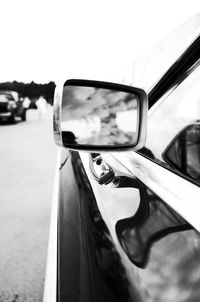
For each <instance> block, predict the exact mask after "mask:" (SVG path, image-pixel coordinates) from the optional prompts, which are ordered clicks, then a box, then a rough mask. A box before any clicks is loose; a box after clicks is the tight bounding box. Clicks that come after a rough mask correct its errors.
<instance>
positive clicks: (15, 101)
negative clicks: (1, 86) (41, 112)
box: [0, 91, 26, 123]
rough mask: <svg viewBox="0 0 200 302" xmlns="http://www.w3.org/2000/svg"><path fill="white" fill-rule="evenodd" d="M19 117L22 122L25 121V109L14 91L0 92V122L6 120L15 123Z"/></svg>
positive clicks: (21, 100)
mask: <svg viewBox="0 0 200 302" xmlns="http://www.w3.org/2000/svg"><path fill="white" fill-rule="evenodd" d="M18 117H20V118H21V120H22V121H25V120H26V108H25V107H24V106H23V99H21V98H20V97H19V95H18V93H17V92H16V91H0V120H1V121H2V120H8V121H9V122H11V123H15V122H16V119H17V118H18Z"/></svg>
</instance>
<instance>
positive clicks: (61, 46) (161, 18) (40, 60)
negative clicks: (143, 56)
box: [0, 0, 200, 82]
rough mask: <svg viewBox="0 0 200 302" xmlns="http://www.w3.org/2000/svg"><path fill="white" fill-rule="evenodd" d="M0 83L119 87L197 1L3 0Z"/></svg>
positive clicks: (190, 12)
mask: <svg viewBox="0 0 200 302" xmlns="http://www.w3.org/2000/svg"><path fill="white" fill-rule="evenodd" d="M0 7H1V17H0V26H1V48H0V55H1V56H0V59H1V68H0V81H1V82H3V81H8V80H9V81H12V80H16V81H24V82H30V81H32V80H34V81H35V82H48V81H50V80H53V81H56V80H57V79H67V78H87V79H99V80H109V81H118V82H120V81H121V80H122V79H123V78H124V77H126V75H127V74H128V73H129V72H130V71H131V68H132V67H131V66H132V62H133V61H134V59H135V58H136V57H137V56H139V55H140V53H142V52H144V51H145V50H147V49H148V48H150V47H151V46H153V44H154V43H155V42H157V41H158V40H160V39H161V38H162V37H164V36H165V35H166V34H168V33H170V32H171V31H173V29H175V28H176V27H177V26H179V25H180V24H181V23H183V22H184V21H186V20H187V19H188V18H189V17H191V16H192V15H194V14H195V13H200V1H199V0H184V1H183V0H137V1H136V0H99V1H97V0H79V1H77V0H65V1H59V0H1V6H0Z"/></svg>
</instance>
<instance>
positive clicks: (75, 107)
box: [54, 80, 148, 152]
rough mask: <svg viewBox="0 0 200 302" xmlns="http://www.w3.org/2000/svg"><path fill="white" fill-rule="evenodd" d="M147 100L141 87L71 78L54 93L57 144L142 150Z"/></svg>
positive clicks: (79, 147) (85, 148) (95, 149)
mask: <svg viewBox="0 0 200 302" xmlns="http://www.w3.org/2000/svg"><path fill="white" fill-rule="evenodd" d="M147 103H148V102H147V94H146V93H145V91H144V90H142V89H139V88H135V87H131V86H125V85H121V84H114V83H108V82H99V81H88V80H68V81H66V82H65V84H64V85H63V86H61V87H59V86H58V87H57V88H56V91H55V96H54V137H55V141H56V144H57V145H59V146H62V147H66V148H69V149H72V150H85V151H88V152H98V151H99V152H103V151H120V150H128V149H131V150H138V149H140V148H142V147H143V146H144V143H145V138H146V124H147V110H148V104H147Z"/></svg>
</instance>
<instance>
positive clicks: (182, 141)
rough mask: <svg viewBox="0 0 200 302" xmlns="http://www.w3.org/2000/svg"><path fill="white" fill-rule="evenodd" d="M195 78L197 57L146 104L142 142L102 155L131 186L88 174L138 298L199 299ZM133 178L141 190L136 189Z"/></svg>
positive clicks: (199, 124) (199, 125) (199, 130)
mask: <svg viewBox="0 0 200 302" xmlns="http://www.w3.org/2000/svg"><path fill="white" fill-rule="evenodd" d="M199 81H200V66H199V60H198V59H197V60H196V61H195V62H193V64H192V66H190V68H188V69H187V70H185V72H183V73H182V74H181V76H180V78H179V82H176V83H175V82H174V84H175V85H174V86H173V87H170V90H167V91H166V92H165V93H164V94H163V95H162V96H161V97H160V98H159V99H158V100H157V102H155V104H154V105H153V106H152V107H151V109H150V111H149V117H148V131H147V140H146V144H145V147H144V148H143V149H142V150H140V151H139V152H138V153H135V152H126V153H114V154H112V156H113V157H114V158H115V159H117V161H118V166H117V165H116V163H115V162H114V161H113V159H112V156H111V155H110V154H108V155H106V154H102V157H103V159H104V160H105V162H107V163H108V164H109V165H111V166H112V168H113V169H114V171H115V173H116V174H120V173H119V171H120V172H121V175H122V171H123V172H124V175H126V177H129V178H131V174H132V177H133V175H134V176H136V179H137V180H138V182H139V183H138V186H137V185H135V182H133V185H131V184H130V183H129V185H127V187H129V188H126V185H124V186H123V185H122V186H121V188H120V187H118V188H102V187H101V188H99V185H96V184H94V183H93V180H91V183H92V186H93V190H94V192H95V196H96V198H97V200H98V204H99V207H100V209H101V212H102V213H103V217H104V219H105V221H106V222H107V225H108V227H109V229H110V232H111V234H112V236H113V238H114V241H115V243H116V245H118V243H120V245H121V247H122V249H123V251H124V252H125V254H126V255H127V257H128V259H129V260H130V262H132V265H133V267H135V268H136V270H137V273H138V275H139V279H140V282H141V283H140V286H141V288H143V289H145V293H146V296H145V301H174V300H175V301H198V299H199V295H200V293H199V288H200V236H199V231H200V219H199V218H200V217H199V213H200V204H199V200H200V188H199V180H200V155H199V154H200V152H199V151H200V149H199V146H200V90H199ZM81 156H82V158H83V162H86V156H85V155H81ZM120 165H122V166H121V167H120ZM86 166H87V164H86ZM122 167H123V169H122ZM125 167H126V170H125ZM86 169H87V168H86ZM88 173H89V171H88ZM91 178H92V177H90V179H91ZM140 182H142V185H143V186H144V188H143V189H144V190H145V191H146V194H145V196H142V194H139V195H137V194H138V192H136V191H138V189H136V187H138V188H140V191H141V184H140ZM126 183H127V184H128V181H127V182H126ZM120 191H121V192H120ZM145 198H146V199H145ZM141 204H143V208H142V211H140V209H141ZM145 204H147V205H145ZM139 212H140V213H139ZM138 213H139V214H138ZM122 257H123V256H122ZM128 270H129V273H130V271H131V270H132V268H130V266H129V269H128ZM133 280H134V279H132V281H133ZM133 282H134V281H133ZM143 294H144V293H143ZM161 297H162V298H161Z"/></svg>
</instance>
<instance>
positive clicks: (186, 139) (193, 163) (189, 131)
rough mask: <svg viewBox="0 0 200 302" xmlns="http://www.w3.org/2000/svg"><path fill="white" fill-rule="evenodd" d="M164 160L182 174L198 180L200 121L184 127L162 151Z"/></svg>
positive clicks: (199, 176)
mask: <svg viewBox="0 0 200 302" xmlns="http://www.w3.org/2000/svg"><path fill="white" fill-rule="evenodd" d="M163 158H164V159H165V161H166V162H167V163H168V164H169V165H170V166H172V167H173V168H175V169H177V170H178V171H180V172H181V173H182V174H184V175H186V176H188V177H190V178H191V179H194V180H195V181H197V182H199V181H200V121H198V122H197V123H196V124H193V125H190V126H188V127H186V128H185V129H184V130H183V131H181V132H180V133H179V134H178V135H177V136H176V137H175V139H174V140H173V141H172V142H171V143H170V145H169V146H168V147H167V149H166V150H165V151H164V153H163Z"/></svg>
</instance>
